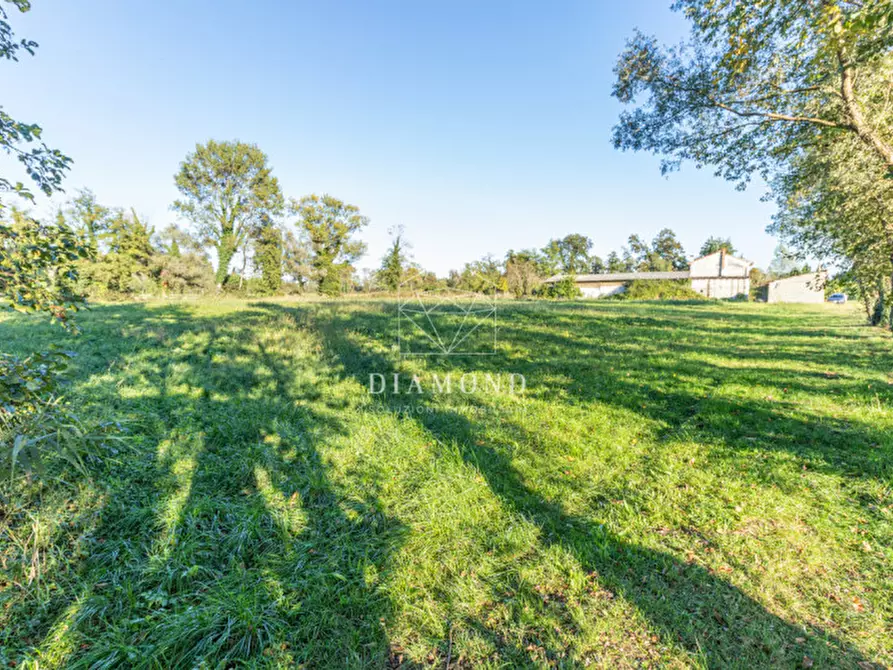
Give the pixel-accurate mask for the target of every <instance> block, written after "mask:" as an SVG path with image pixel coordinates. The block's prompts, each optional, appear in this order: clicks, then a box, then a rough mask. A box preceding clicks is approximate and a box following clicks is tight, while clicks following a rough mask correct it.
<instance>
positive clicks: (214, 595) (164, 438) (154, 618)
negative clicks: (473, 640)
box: [0, 305, 404, 667]
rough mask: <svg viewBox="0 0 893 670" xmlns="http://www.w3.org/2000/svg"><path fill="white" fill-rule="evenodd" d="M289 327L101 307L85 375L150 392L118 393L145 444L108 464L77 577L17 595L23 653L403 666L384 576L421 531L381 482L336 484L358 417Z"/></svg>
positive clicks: (91, 659)
mask: <svg viewBox="0 0 893 670" xmlns="http://www.w3.org/2000/svg"><path fill="white" fill-rule="evenodd" d="M275 321H276V319H275V317H271V316H270V314H268V313H264V312H261V311H257V310H255V311H240V312H237V313H234V314H233V313H231V314H225V315H222V316H208V317H201V316H196V315H194V314H191V313H189V312H188V311H186V310H184V309H182V308H180V307H177V306H168V307H163V308H146V307H143V306H139V305H128V306H108V307H100V308H97V309H95V310H94V312H93V314H91V316H90V320H89V325H90V333H88V334H86V335H85V336H84V338H83V339H80V340H77V341H74V342H72V344H73V345H74V346H75V347H78V346H81V347H84V349H85V351H89V352H90V353H89V354H88V355H87V356H86V357H85V358H86V359H87V360H84V359H81V360H80V361H79V366H80V370H79V372H78V374H79V384H80V385H81V386H82V387H85V388H86V387H90V386H91V385H94V384H99V385H100V386H101V385H102V384H101V383H100V382H96V381H95V380H93V379H91V377H90V376H89V375H90V373H93V374H94V375H97V376H99V377H101V376H102V375H103V373H104V371H105V370H107V369H108V368H109V367H110V366H111V367H114V368H115V369H116V371H117V373H118V375H119V379H118V387H122V386H123V387H124V388H128V387H129V388H138V389H141V392H140V393H139V394H133V393H128V394H122V393H121V392H116V391H112V392H111V393H108V392H107V391H106V396H105V397H104V401H105V406H104V411H106V412H107V413H108V414H109V415H112V416H116V417H121V418H124V419H128V420H130V422H131V425H132V426H134V428H135V430H134V432H135V433H138V438H137V441H136V443H135V444H134V445H133V447H132V450H131V451H130V452H128V454H127V458H126V463H125V465H124V467H121V468H114V469H113V470H112V471H111V472H108V473H105V474H106V477H107V481H110V482H111V486H110V490H109V491H108V494H107V497H106V498H107V499H106V502H105V504H104V505H103V506H102V507H101V508H100V509H98V510H97V511H96V512H95V513H94V516H95V521H94V523H93V524H92V529H91V530H90V531H89V532H85V533H84V535H83V537H82V538H81V541H79V546H78V548H77V553H76V554H75V555H73V556H71V557H69V558H68V560H67V561H66V565H65V567H64V570H65V573H66V577H68V578H70V579H71V581H70V582H69V584H68V586H69V587H68V588H63V589H59V590H58V591H56V592H55V595H52V594H47V593H43V592H39V591H35V592H34V593H33V594H31V595H30V596H29V597H25V598H19V599H16V600H14V601H12V602H10V603H9V605H10V607H9V608H8V611H7V612H6V613H5V617H6V618H7V620H9V621H13V622H15V623H16V624H17V628H16V630H15V632H14V634H13V636H12V637H9V634H12V633H13V631H12V630H9V631H6V632H5V633H4V634H3V635H0V641H2V642H3V645H8V646H7V650H8V652H9V653H10V654H16V653H17V654H24V656H21V655H20V656H18V658H28V657H31V658H34V657H38V658H42V659H43V660H44V662H46V661H47V660H50V661H52V660H55V661H56V662H59V663H60V664H64V665H65V666H66V667H98V666H102V667H108V666H111V665H123V666H130V667H140V666H156V667H157V666H164V667H195V666H198V665H200V664H201V663H203V662H204V663H209V664H210V665H211V666H215V667H216V666H218V665H219V664H233V663H239V662H244V661H252V662H255V663H256V662H259V661H260V660H261V659H264V662H266V663H280V664H286V665H293V664H301V663H310V664H311V665H313V666H315V667H325V666H328V667H348V666H350V667H360V666H362V667H366V666H370V667H380V666H382V665H384V664H385V663H386V662H387V659H388V657H389V643H388V640H387V637H386V634H385V628H386V625H387V622H388V620H389V619H390V617H391V614H392V606H391V604H390V602H389V600H388V597H387V592H386V590H384V589H382V588H380V582H381V580H383V579H385V578H386V575H387V570H388V563H389V560H390V556H391V554H392V552H393V551H395V550H396V549H397V547H399V545H400V543H401V537H402V535H403V532H404V531H403V529H402V527H401V526H400V525H399V524H398V523H397V522H396V521H395V520H394V519H393V518H390V517H388V516H387V515H385V514H384V513H383V512H382V510H381V508H380V505H379V504H378V501H377V498H376V496H375V483H374V481H373V482H371V484H370V483H369V482H367V486H365V488H364V489H363V494H362V495H359V494H357V493H356V491H355V490H354V491H351V492H348V491H346V490H345V489H344V487H343V485H339V484H338V483H336V482H334V481H333V480H332V478H331V476H330V472H329V470H330V468H329V466H328V465H327V463H326V462H325V461H324V458H323V456H322V455H321V452H322V451H324V450H325V448H326V446H327V445H328V444H329V443H330V442H331V441H332V440H343V439H344V438H345V436H346V435H348V431H349V430H350V427H349V426H347V425H345V424H344V422H343V421H342V420H341V416H340V414H339V407H338V406H337V403H336V404H335V405H332V403H331V402H330V400H329V399H327V398H325V397H323V396H322V395H321V394H320V393H319V389H318V385H319V384H327V383H328V382H331V383H333V384H334V382H336V381H337V380H336V379H334V378H332V377H331V376H330V375H329V373H328V371H327V369H326V368H325V366H324V365H322V364H321V363H319V362H318V361H317V360H316V358H315V357H312V356H304V355H302V353H301V351H300V349H301V348H302V347H304V346H305V345H306V343H305V342H302V341H301V340H300V338H295V337H293V335H294V333H293V332H292V333H289V332H288V331H287V330H284V329H281V328H278V327H277V326H278V324H277V323H276V322H275ZM8 327H9V328H12V329H15V328H18V327H19V324H18V323H16V324H4V328H8ZM25 328H27V326H25ZM267 329H269V330H267ZM7 332H11V331H7ZM26 332H27V331H26ZM19 335H22V334H19ZM91 335H92V337H91ZM97 336H99V337H97ZM100 337H101V338H102V341H100ZM97 345H98V346H97ZM101 395H102V394H101V393H100V396H101ZM59 533H60V534H63V533H64V531H62V530H60V531H59ZM54 540H61V538H58V537H57V538H54ZM35 612H37V613H38V614H37V615H36V616H35ZM11 658H15V655H13V656H11Z"/></svg>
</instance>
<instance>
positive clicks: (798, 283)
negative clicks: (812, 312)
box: [766, 270, 828, 304]
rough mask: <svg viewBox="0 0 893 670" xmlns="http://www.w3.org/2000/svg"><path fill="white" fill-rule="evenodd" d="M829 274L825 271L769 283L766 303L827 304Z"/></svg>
mask: <svg viewBox="0 0 893 670" xmlns="http://www.w3.org/2000/svg"><path fill="white" fill-rule="evenodd" d="M827 280H828V273H827V272H825V271H824V270H821V271H819V272H810V273H808V274H805V275H796V276H794V277H785V278H784V279H776V280H774V281H771V282H769V284H768V285H767V287H766V289H767V291H766V302H800V303H813V304H815V303H819V304H821V303H823V302H825V283H826V282H827Z"/></svg>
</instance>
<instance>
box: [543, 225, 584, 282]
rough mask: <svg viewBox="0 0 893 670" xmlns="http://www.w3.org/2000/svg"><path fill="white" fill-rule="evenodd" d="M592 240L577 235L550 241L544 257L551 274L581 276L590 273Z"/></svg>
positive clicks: (544, 250) (545, 248)
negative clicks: (580, 274)
mask: <svg viewBox="0 0 893 670" xmlns="http://www.w3.org/2000/svg"><path fill="white" fill-rule="evenodd" d="M590 249H592V240H590V239H589V238H588V237H586V236H585V235H579V234H576V233H573V234H570V235H566V236H565V237H563V238H562V239H560V240H550V241H549V244H547V245H546V246H545V247H544V248H543V256H544V257H545V261H546V264H547V266H548V269H549V271H550V273H551V274H555V273H556V272H562V273H565V274H579V273H583V272H588V271H589V266H590V263H591V261H590V259H589V250H590Z"/></svg>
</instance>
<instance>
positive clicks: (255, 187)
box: [173, 140, 285, 286]
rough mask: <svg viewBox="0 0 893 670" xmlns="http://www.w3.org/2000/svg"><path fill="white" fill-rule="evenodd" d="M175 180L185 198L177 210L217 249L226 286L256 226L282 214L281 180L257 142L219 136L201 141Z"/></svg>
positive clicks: (219, 270) (219, 281)
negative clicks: (224, 139)
mask: <svg viewBox="0 0 893 670" xmlns="http://www.w3.org/2000/svg"><path fill="white" fill-rule="evenodd" d="M174 181H175V183H176V185H177V189H178V190H179V191H180V193H181V194H182V195H183V199H181V200H177V201H176V202H174V205H173V208H174V210H175V211H177V212H178V213H179V214H181V215H183V216H184V217H186V218H187V219H189V220H190V221H192V222H193V223H194V224H195V225H196V226H197V228H198V232H199V234H200V235H201V236H202V237H203V238H204V239H205V240H207V241H208V242H210V243H212V244H213V245H214V247H215V248H216V250H217V273H216V280H217V285H218V286H222V285H223V283H224V281H225V280H226V276H227V273H228V272H229V264H230V261H231V260H232V257H233V256H234V255H235V254H236V253H237V252H238V251H239V250H240V249H242V248H243V245H244V244H245V242H246V240H247V239H248V237H249V236H250V235H251V234H252V232H253V230H254V229H255V228H257V227H260V226H262V225H264V222H265V221H266V220H268V219H270V218H275V217H277V216H279V215H280V214H282V211H283V208H284V204H285V200H284V198H283V196H282V191H281V190H280V188H279V181H278V180H277V179H276V177H274V176H273V174H272V170H271V168H270V167H269V165H268V164H267V156H266V154H264V153H263V152H262V151H261V150H260V149H259V148H258V147H257V146H256V145H254V144H246V143H244V142H238V141H236V142H217V141H215V140H210V141H209V142H207V143H206V144H197V145H196V147H195V151H194V152H193V153H190V154H189V155H187V156H186V159H185V160H184V161H183V162H182V163H181V164H180V170H179V172H177V174H176V175H175V177H174Z"/></svg>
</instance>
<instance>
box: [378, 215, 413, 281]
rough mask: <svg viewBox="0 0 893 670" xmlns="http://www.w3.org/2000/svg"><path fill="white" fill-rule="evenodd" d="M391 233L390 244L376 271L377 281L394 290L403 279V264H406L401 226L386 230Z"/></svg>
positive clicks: (404, 243)
mask: <svg viewBox="0 0 893 670" xmlns="http://www.w3.org/2000/svg"><path fill="white" fill-rule="evenodd" d="M388 232H389V233H390V235H391V246H390V247H389V248H388V251H387V253H386V254H385V255H384V258H382V259H381V268H380V269H379V270H378V272H377V273H376V276H377V279H378V283H379V284H380V285H381V286H382V287H383V288H384V289H385V290H386V291H391V292H396V291H397V290H398V289H399V288H400V284H401V282H402V281H403V275H404V265H405V264H406V253H405V247H406V246H407V245H406V242H405V240H404V238H403V226H398V227H397V228H392V229H391V230H390V231H388Z"/></svg>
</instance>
